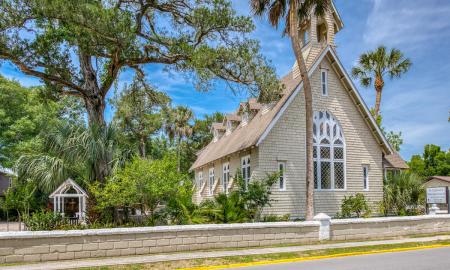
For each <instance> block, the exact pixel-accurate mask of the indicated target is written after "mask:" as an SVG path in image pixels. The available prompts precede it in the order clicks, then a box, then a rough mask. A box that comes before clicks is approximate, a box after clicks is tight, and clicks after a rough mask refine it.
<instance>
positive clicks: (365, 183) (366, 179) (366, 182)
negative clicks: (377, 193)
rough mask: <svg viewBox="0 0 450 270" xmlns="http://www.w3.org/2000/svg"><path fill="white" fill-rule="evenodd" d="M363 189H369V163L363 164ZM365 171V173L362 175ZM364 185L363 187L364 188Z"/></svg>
mask: <svg viewBox="0 0 450 270" xmlns="http://www.w3.org/2000/svg"><path fill="white" fill-rule="evenodd" d="M362 168H363V190H364V191H369V188H370V185H369V183H370V180H369V165H363V166H362ZM364 173H365V175H364ZM364 186H365V188H364Z"/></svg>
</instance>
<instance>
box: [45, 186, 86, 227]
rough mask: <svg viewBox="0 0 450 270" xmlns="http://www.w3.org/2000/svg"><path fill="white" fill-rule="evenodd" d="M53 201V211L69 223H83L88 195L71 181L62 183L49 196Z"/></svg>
mask: <svg viewBox="0 0 450 270" xmlns="http://www.w3.org/2000/svg"><path fill="white" fill-rule="evenodd" d="M49 198H50V199H53V211H54V212H55V213H61V214H62V215H63V216H65V217H67V218H68V219H69V220H70V221H74V222H84V221H85V220H86V200H87V198H88V195H87V193H86V191H85V190H84V189H82V188H81V187H80V186H79V185H78V184H77V183H75V181H73V180H72V179H70V178H69V179H67V180H66V181H64V182H63V183H62V184H61V185H60V186H59V187H58V188H57V189H56V190H55V191H54V192H53V193H52V194H50V196H49Z"/></svg>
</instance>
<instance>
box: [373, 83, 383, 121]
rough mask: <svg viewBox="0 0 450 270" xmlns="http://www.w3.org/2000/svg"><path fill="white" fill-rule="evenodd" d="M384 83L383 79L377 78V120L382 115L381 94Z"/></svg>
mask: <svg viewBox="0 0 450 270" xmlns="http://www.w3.org/2000/svg"><path fill="white" fill-rule="evenodd" d="M383 87H384V81H383V79H382V78H381V77H376V78H375V91H376V92H377V96H376V99H375V115H374V116H375V119H377V118H378V116H379V115H380V106H381V92H382V91H383Z"/></svg>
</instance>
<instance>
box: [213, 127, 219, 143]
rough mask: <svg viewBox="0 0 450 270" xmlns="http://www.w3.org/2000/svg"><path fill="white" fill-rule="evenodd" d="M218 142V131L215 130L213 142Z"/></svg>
mask: <svg viewBox="0 0 450 270" xmlns="http://www.w3.org/2000/svg"><path fill="white" fill-rule="evenodd" d="M218 140H219V131H218V130H217V129H215V130H214V142H217V141H218Z"/></svg>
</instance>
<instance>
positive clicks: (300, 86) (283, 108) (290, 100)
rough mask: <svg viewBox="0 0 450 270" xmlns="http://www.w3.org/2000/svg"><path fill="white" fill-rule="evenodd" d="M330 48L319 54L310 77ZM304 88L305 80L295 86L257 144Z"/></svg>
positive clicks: (264, 137) (309, 73)
mask: <svg viewBox="0 0 450 270" xmlns="http://www.w3.org/2000/svg"><path fill="white" fill-rule="evenodd" d="M328 50H329V47H327V48H326V49H325V50H324V51H323V52H322V54H321V55H320V56H319V58H318V60H317V61H316V62H315V63H314V65H313V66H312V67H311V69H310V70H309V72H308V77H311V76H312V74H313V73H314V71H315V70H316V68H317V67H318V66H319V64H320V62H321V61H322V59H323V58H324V57H325V55H326V54H327V51H328ZM302 88H303V81H301V82H300V84H299V85H298V86H297V87H296V88H295V91H294V92H293V93H292V94H291V96H290V97H289V98H288V100H286V102H285V103H284V104H283V107H281V109H280V110H279V111H278V113H277V115H276V116H275V118H273V119H272V121H271V122H270V124H269V126H268V127H267V128H266V130H264V133H263V134H262V135H261V137H259V140H258V142H257V143H256V146H259V145H260V144H261V143H262V142H263V141H264V140H265V139H266V137H267V135H269V132H270V131H271V130H272V128H273V127H274V126H275V124H276V123H277V122H278V120H279V119H280V117H281V116H282V115H283V113H284V111H286V109H287V108H288V107H289V105H290V104H291V103H292V101H294V99H295V97H296V96H297V94H298V93H299V92H300V90H301V89H302Z"/></svg>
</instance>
